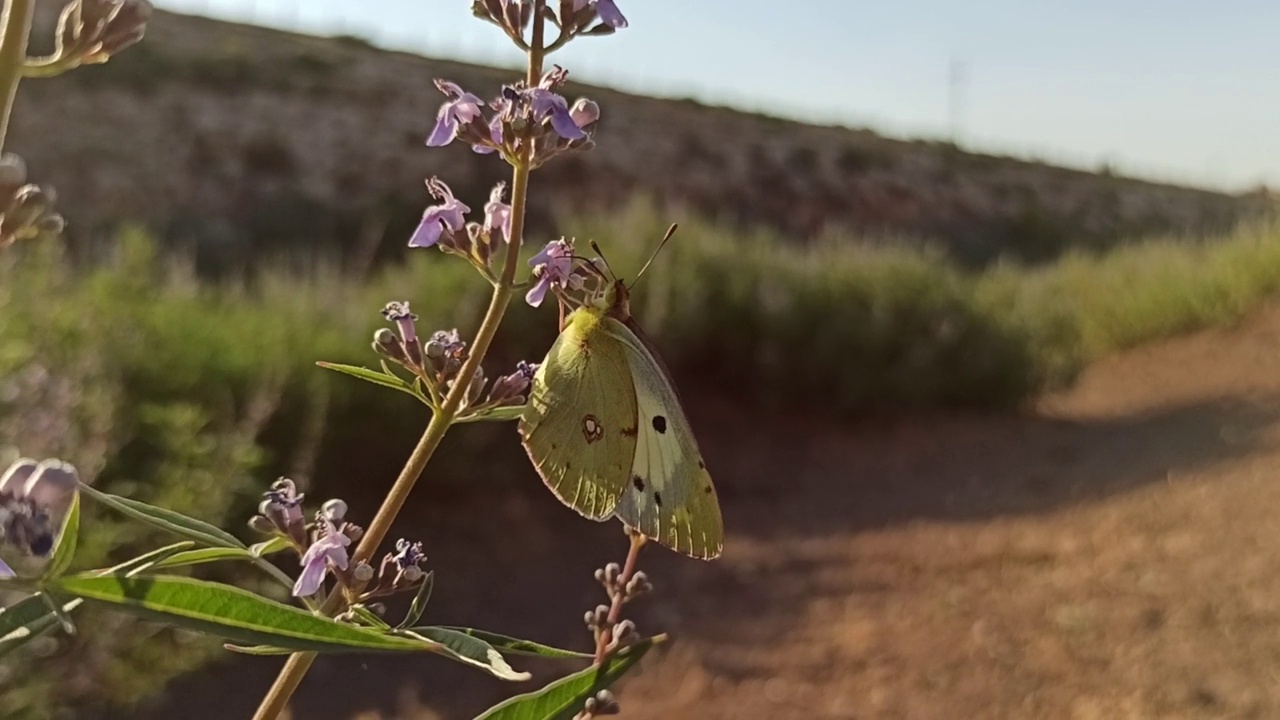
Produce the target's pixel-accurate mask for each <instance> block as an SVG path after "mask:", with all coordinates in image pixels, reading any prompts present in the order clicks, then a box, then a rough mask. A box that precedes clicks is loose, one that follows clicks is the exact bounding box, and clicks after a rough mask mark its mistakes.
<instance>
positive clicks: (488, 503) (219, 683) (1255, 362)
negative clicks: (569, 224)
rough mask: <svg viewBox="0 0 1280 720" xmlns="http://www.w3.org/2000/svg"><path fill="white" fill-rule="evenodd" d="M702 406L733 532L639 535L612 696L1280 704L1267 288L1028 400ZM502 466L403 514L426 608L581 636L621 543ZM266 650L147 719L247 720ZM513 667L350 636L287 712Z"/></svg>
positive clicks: (431, 708)
mask: <svg viewBox="0 0 1280 720" xmlns="http://www.w3.org/2000/svg"><path fill="white" fill-rule="evenodd" d="M693 421H694V424H695V426H696V427H697V428H698V429H699V431H700V433H701V435H702V437H703V444H704V445H705V448H704V450H705V455H706V457H707V461H708V464H709V465H710V467H712V469H713V471H714V472H715V474H716V477H717V478H718V479H719V484H720V485H721V487H722V488H723V491H722V496H723V499H724V502H725V512H726V517H727V519H728V525H729V528H730V537H729V542H728V547H727V555H726V557H725V559H724V560H723V561H719V562H716V563H712V564H706V565H704V564H701V563H697V562H694V561H687V560H683V559H681V558H677V557H675V556H673V555H671V554H670V553H665V552H651V553H649V555H648V557H647V558H645V561H644V563H643V564H644V565H645V566H646V568H647V569H648V570H649V571H650V572H651V573H652V575H653V577H654V580H655V582H656V584H657V585H658V586H659V591H660V592H659V594H658V595H656V596H655V597H653V598H651V599H650V600H649V601H648V602H647V603H645V604H644V606H643V607H638V608H637V610H636V619H637V620H639V622H640V624H641V627H642V629H652V630H666V631H670V632H671V633H673V634H674V635H675V636H676V637H677V638H678V640H677V642H676V643H675V644H674V645H673V646H672V647H671V649H670V650H669V651H666V652H665V653H663V654H661V655H655V656H653V657H652V658H651V659H649V660H647V661H646V663H645V667H644V670H643V672H642V673H641V674H640V675H638V676H636V677H634V678H632V679H631V680H629V681H628V682H626V683H625V684H624V685H623V686H622V688H621V697H622V699H623V701H624V703H625V708H626V713H625V715H624V716H625V717H627V718H631V719H632V720H649V719H655V720H656V719H657V718H664V719H667V720H670V719H673V718H674V719H680V718H689V719H690V720H692V719H694V718H697V719H699V720H704V719H705V720H719V719H725V720H728V719H729V718H745V719H749V720H755V719H761V720H763V719H765V718H768V719H771V720H772V719H777V720H786V719H789V718H808V719H814V718H831V719H833V720H834V719H836V718H930V719H931V718H941V719H949V718H1081V719H1086V718H1100V719H1101V718H1211V717H1212V718H1271V717H1280V549H1278V548H1280V308H1273V309H1271V310H1269V311H1267V312H1264V313H1261V314H1259V315H1257V316H1255V317H1254V318H1252V319H1251V320H1250V321H1249V322H1248V323H1246V324H1244V325H1242V326H1241V327H1238V328H1234V329H1231V330H1225V331H1214V332H1207V333H1201V334H1197V335H1193V336H1188V337H1184V338H1180V339H1176V340H1173V341H1170V342H1166V343H1162V344H1158V345H1154V346H1150V347H1146V348H1143V349H1140V350H1137V351H1133V352H1129V353H1126V354H1124V355H1122V356H1119V357H1115V358H1112V359H1110V360H1107V361H1105V362H1101V363H1099V364H1097V365H1096V366H1094V367H1093V368H1091V369H1090V370H1089V372H1087V373H1086V374H1085V376H1084V377H1083V378H1082V379H1081V381H1080V382H1079V384H1078V385H1077V386H1076V387H1075V388H1074V389H1073V390H1072V391H1070V392H1067V393H1064V394H1062V395H1058V396H1054V397H1049V398H1046V399H1044V400H1043V401H1042V402H1041V403H1040V405H1039V407H1038V408H1037V409H1036V411H1035V412H1034V413H1026V414H1024V415H1022V416H1009V415H998V416H997V415H990V416H974V415H966V416H955V415H950V416H947V417H934V418H913V419H909V420H895V421H884V422H879V423H865V424H863V425H858V426H844V427H831V426H829V425H823V424H820V423H817V422H810V421H807V420H805V419H803V418H795V417H789V418H785V419H784V420H783V421H782V422H781V423H780V425H781V427H778V428H773V427H770V426H768V425H767V423H766V420H765V418H764V417H763V416H758V417H749V416H744V414H743V413H742V412H741V411H740V410H739V409H736V408H731V407H724V406H717V405H709V404H706V403H700V404H698V406H696V407H695V408H694V417H693ZM516 459H517V460H518V459H519V458H516ZM513 467H516V466H514V465H513ZM510 475H511V477H510V478H507V477H506V476H505V475H504V474H501V473H499V477H496V478H495V479H494V480H493V481H492V482H491V484H490V485H487V486H486V488H487V489H486V490H485V491H474V490H471V491H458V492H457V493H456V494H454V495H452V496H448V497H445V498H443V499H437V502H438V503H440V504H441V505H443V506H444V507H432V508H423V509H422V510H421V513H420V515H419V516H418V517H416V518H410V519H408V520H407V521H406V523H407V524H411V525H413V527H415V528H424V527H425V528H430V533H431V534H437V535H438V539H436V540H435V547H436V550H435V552H434V553H433V557H434V559H435V560H436V562H437V563H438V568H439V571H440V573H441V577H442V578H447V581H445V582H442V584H441V590H440V591H438V595H437V599H436V600H435V601H434V602H435V603H436V604H435V605H434V606H433V608H434V611H435V612H436V613H438V615H437V617H436V618H435V620H436V621H438V622H442V623H444V622H450V623H452V622H470V621H474V622H477V623H479V622H484V623H486V624H487V625H489V626H492V627H493V628H494V629H498V630H504V631H510V632H512V633H524V634H526V635H529V636H533V637H536V638H537V639H542V640H546V641H551V642H560V643H572V644H576V645H579V646H583V647H585V642H586V641H585V636H584V635H583V631H582V630H581V628H580V627H579V623H580V618H581V614H582V612H583V611H584V610H585V609H587V608H588V607H590V606H592V605H594V604H595V603H596V602H597V601H598V600H597V597H596V594H595V588H594V587H593V586H592V583H591V581H590V579H589V576H590V572H591V568H593V567H595V566H597V565H599V564H600V563H602V562H603V561H605V560H608V559H613V557H614V556H615V555H616V554H617V553H618V552H620V551H621V549H622V542H623V541H622V539H621V537H620V535H619V534H618V533H617V530H616V528H614V527H611V526H596V525H592V524H589V523H585V522H583V521H579V520H577V519H576V518H575V517H573V516H572V515H571V514H569V513H568V512H567V511H564V510H562V509H561V508H559V507H558V506H556V505H555V503H554V501H553V500H551V499H550V496H549V495H547V494H545V493H544V492H542V491H541V489H540V488H537V490H538V492H537V493H533V494H530V493H527V492H523V491H519V492H517V491H513V490H512V488H515V487H521V488H523V487H527V483H529V482H530V480H531V479H532V477H531V475H529V474H527V473H526V472H525V471H524V470H519V471H516V470H513V471H512V472H511V473H510ZM446 495H448V494H447V493H446ZM477 517H480V518H483V519H484V520H483V521H482V522H476V520H475V519H476V518H477ZM459 518H469V520H467V521H465V522H464V521H463V520H460V519H459ZM478 556H483V557H485V558H486V562H488V565H486V574H485V575H483V576H478V575H477V574H476V572H474V571H473V569H471V567H470V560H473V559H476V558H477V557H478ZM495 557H496V558H498V559H497V560H494V558H495ZM513 588H516V589H515V590H513ZM272 668H274V663H271V662H269V661H258V660H240V661H236V662H234V663H228V664H226V665H224V666H222V667H220V668H216V669H215V670H213V671H212V672H211V673H208V674H203V675H202V677H201V678H199V679H193V680H191V681H184V682H181V683H178V684H177V687H175V688H174V689H173V691H172V692H171V694H170V696H169V699H168V701H167V702H166V703H165V707H164V708H162V709H157V712H156V714H155V715H154V716H155V717H169V716H171V715H170V714H169V713H172V712H178V711H181V712H182V713H184V714H187V713H191V714H193V716H200V717H219V718H230V717H240V716H242V715H244V713H247V711H248V708H250V707H251V706H252V704H253V699H254V698H255V697H256V696H257V695H258V694H259V693H260V691H261V689H262V686H263V685H264V683H265V680H266V674H267V673H269V672H270V670H271V669H272ZM228 687H234V688H236V690H237V693H236V696H235V698H233V699H231V700H228V696H227V691H226V688H228ZM508 689H509V688H504V687H499V686H498V684H497V682H496V681H488V680H486V679H483V678H475V677H474V676H473V675H471V674H465V673H455V672H453V670H452V669H448V668H445V667H444V663H442V662H440V661H438V660H435V659H428V660H425V661H422V662H420V663H417V662H415V663H413V664H411V665H410V664H406V663H403V662H402V661H400V660H392V659H384V658H371V659H364V660H352V659H338V660H331V661H326V662H324V663H322V664H321V665H320V666H319V667H318V669H317V671H316V672H315V673H314V674H313V676H312V677H311V678H309V679H308V684H307V685H306V686H304V696H303V702H302V705H301V706H300V709H299V710H300V711H299V712H298V713H297V714H296V715H295V716H294V717H299V718H301V717H306V718H347V717H360V718H406V719H407V718H432V717H448V718H454V717H458V718H464V717H470V716H471V715H473V714H474V713H475V711H476V710H478V709H479V708H481V707H483V706H484V704H485V703H486V702H487V701H489V700H491V699H493V698H494V697H497V693H499V692H501V691H505V690H508ZM459 690H461V691H462V693H463V695H464V697H463V698H462V699H461V700H460V701H459V702H458V703H457V704H454V705H448V706H446V705H442V704H439V703H437V702H435V701H436V699H438V698H443V697H453V698H457V696H458V691H459ZM228 702H230V703H232V705H234V707H228V706H227V704H228ZM211 705H212V706H213V707H220V708H221V710H220V711H219V712H217V713H214V714H206V715H201V714H200V709H201V708H204V709H206V711H207V709H208V708H209V707H211ZM244 716H247V715H244Z"/></svg>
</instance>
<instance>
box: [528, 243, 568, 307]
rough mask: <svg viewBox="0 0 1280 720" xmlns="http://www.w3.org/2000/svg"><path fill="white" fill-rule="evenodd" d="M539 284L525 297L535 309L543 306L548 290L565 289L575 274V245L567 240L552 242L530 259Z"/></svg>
mask: <svg viewBox="0 0 1280 720" xmlns="http://www.w3.org/2000/svg"><path fill="white" fill-rule="evenodd" d="M529 265H531V266H532V267H533V274H534V277H536V278H538V282H537V283H536V284H535V285H534V286H533V288H532V289H530V290H529V293H528V294H527V295H525V296H524V299H525V302H527V303H529V304H530V305H532V306H534V307H538V306H539V305H541V304H542V299H543V298H544V297H546V295H547V290H550V289H551V287H552V286H559V287H564V286H565V283H567V282H568V281H569V275H570V274H572V273H573V245H571V244H569V243H568V242H566V241H565V240H563V239H561V240H552V241H551V242H549V243H547V246H546V247H544V248H542V251H541V252H539V253H538V254H537V255H534V256H533V257H532V258H530V259H529Z"/></svg>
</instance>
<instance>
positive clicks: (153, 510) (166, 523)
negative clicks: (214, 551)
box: [80, 484, 245, 549]
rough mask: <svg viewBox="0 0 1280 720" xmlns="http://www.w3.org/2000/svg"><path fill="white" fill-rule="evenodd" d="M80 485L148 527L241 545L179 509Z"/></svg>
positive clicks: (213, 544)
mask: <svg viewBox="0 0 1280 720" xmlns="http://www.w3.org/2000/svg"><path fill="white" fill-rule="evenodd" d="M80 489H81V490H83V491H84V492H86V493H88V494H89V496H90V497H92V498H93V499H94V500H97V501H98V502H100V503H102V504H103V505H106V506H107V507H109V508H111V509H112V510H115V511H117V512H119V513H122V514H124V515H128V516H129V517H131V518H134V519H135V520H141V521H142V522H144V523H147V524H148V525H151V526H152V527H156V528H159V529H161V530H165V531H167V532H171V533H173V534H175V535H177V536H179V537H184V538H187V539H188V540H193V541H195V542H196V543H198V544H200V545H205V546H208V547H234V548H241V549H245V545H244V543H242V542H240V541H239V540H238V539H236V537H235V536H234V535H232V534H231V533H228V532H227V531H225V530H222V529H220V528H218V527H216V526H214V525H210V524H209V523H207V522H204V521H203V520H196V519H195V518H191V517H187V516H186V515H183V514H182V513H177V512H174V511H172V510H166V509H164V508H161V507H156V506H154V505H148V504H146V503H144V502H139V501H137V500H130V499H129V498H126V497H120V496H119V495H109V494H107V493H104V492H102V491H101V490H95V489H93V488H92V487H89V486H88V485H83V484H82V485H81V486H80Z"/></svg>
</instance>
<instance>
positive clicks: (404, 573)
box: [396, 565, 423, 585]
mask: <svg viewBox="0 0 1280 720" xmlns="http://www.w3.org/2000/svg"><path fill="white" fill-rule="evenodd" d="M422 576H423V572H422V568H420V567H418V566H417V565H410V566H409V567H407V568H403V569H401V570H400V580H401V581H403V583H404V584H407V585H412V584H414V583H416V582H418V581H419V580H421V579H422ZM396 584H397V585H399V584H401V583H396Z"/></svg>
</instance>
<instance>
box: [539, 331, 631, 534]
mask: <svg viewBox="0 0 1280 720" xmlns="http://www.w3.org/2000/svg"><path fill="white" fill-rule="evenodd" d="M601 320H602V318H601V317H600V314H599V313H597V312H592V311H590V310H579V311H577V312H575V313H574V314H573V316H571V317H570V318H569V322H568V324H567V325H566V326H565V329H564V332H562V333H560V337H558V338H557V339H556V342H555V344H554V345H552V346H551V350H550V351H549V352H548V353H547V357H546V359H545V360H544V361H543V363H542V365H541V366H540V367H539V368H538V372H537V374H536V375H535V376H534V379H533V384H532V387H531V389H530V392H529V403H528V405H527V406H526V409H525V413H524V416H523V417H522V418H521V420H520V436H521V439H522V441H523V443H524V446H525V450H526V451H527V452H528V454H529V458H530V459H531V460H532V461H533V465H534V467H535V468H537V470H538V474H539V475H541V476H542V479H543V481H544V482H546V484H547V487H549V488H551V491H552V492H554V493H555V494H556V497H558V498H560V501H561V502H563V503H565V504H566V505H568V506H569V507H572V508H573V509H574V510H577V511H578V512H579V513H581V514H582V515H584V516H586V517H589V518H591V519H593V520H604V519H606V518H608V517H610V516H611V515H612V514H613V513H614V511H615V509H616V507H617V505H618V502H619V499H620V498H621V497H622V494H623V491H624V487H625V483H626V479H627V477H628V476H629V473H630V469H631V465H632V459H633V457H634V456H635V448H636V433H635V419H636V395H635V389H634V387H633V385H632V383H631V382H630V381H629V379H628V378H629V374H630V372H629V366H628V358H627V350H626V347H625V346H623V345H621V344H619V343H617V342H616V341H613V339H612V338H610V337H607V336H605V335H603V334H602V333H601V330H600V328H601V324H600V322H601Z"/></svg>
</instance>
